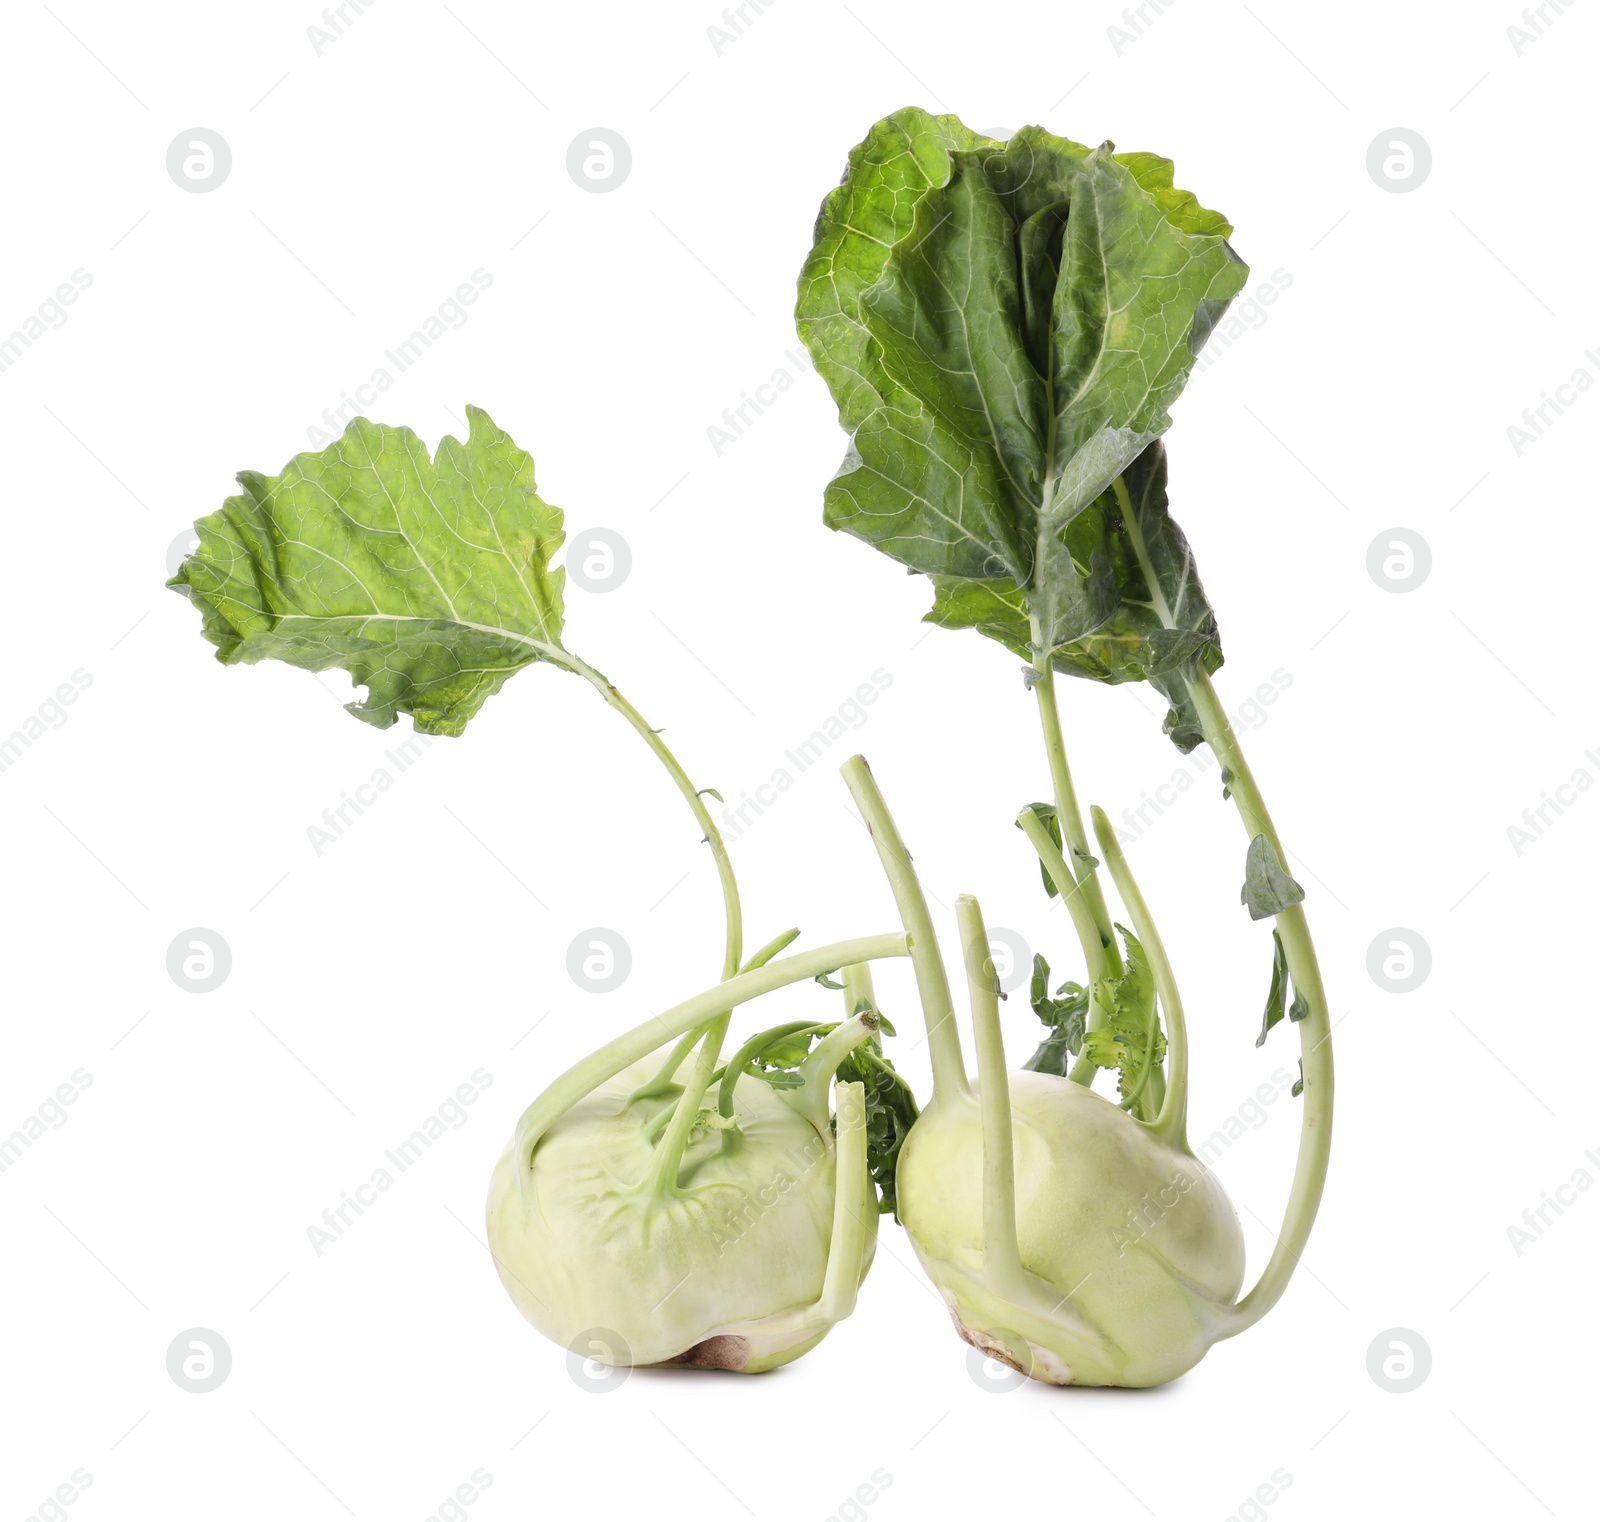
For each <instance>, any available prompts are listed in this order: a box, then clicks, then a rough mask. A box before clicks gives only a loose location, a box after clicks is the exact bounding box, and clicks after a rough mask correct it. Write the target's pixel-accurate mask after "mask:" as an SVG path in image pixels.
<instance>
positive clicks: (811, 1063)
mask: <svg viewBox="0 0 1600 1522" xmlns="http://www.w3.org/2000/svg"><path fill="white" fill-rule="evenodd" d="M873 1029H874V1027H873V1026H872V1025H869V1024H867V1022H866V1021H865V1020H863V1019H862V1018H861V1017H860V1016H859V1015H852V1016H851V1017H850V1019H848V1020H845V1021H842V1022H841V1023H840V1024H838V1025H836V1026H835V1027H834V1028H833V1029H832V1030H831V1031H829V1032H828V1034H827V1035H826V1036H824V1037H823V1038H822V1040H820V1041H819V1042H818V1043H817V1044H816V1047H815V1048H814V1049H813V1051H812V1052H811V1054H810V1055H809V1056H808V1057H807V1058H806V1060H805V1061H804V1062H802V1063H801V1064H800V1078H801V1081H802V1082H803V1083H804V1084H805V1087H804V1088H803V1089H801V1090H800V1091H799V1092H798V1093H796V1092H794V1091H793V1090H790V1091H788V1093H789V1095H790V1100H791V1103H793V1104H794V1105H795V1106H796V1107H797V1108H799V1109H800V1110H801V1111H802V1112H803V1113H804V1114H805V1116H806V1118H807V1119H808V1120H809V1121H810V1122H811V1124H812V1125H814V1126H815V1127H816V1128H817V1131H818V1133H819V1134H823V1133H826V1131H827V1129H828V1085H829V1084H830V1083H832V1082H833V1075H834V1074H835V1073H836V1072H838V1070H839V1064H840V1063H841V1062H843V1061H844V1059H845V1058H846V1057H848V1056H849V1055H850V1053H851V1052H853V1051H854V1050H855V1049H856V1048H857V1047H858V1046H861V1045H864V1044H865V1043H866V1042H868V1041H870V1040H871V1039H872V1032H873ZM844 1087H845V1085H844V1084H840V1085H839V1088H841V1089H843V1088H844Z"/></svg>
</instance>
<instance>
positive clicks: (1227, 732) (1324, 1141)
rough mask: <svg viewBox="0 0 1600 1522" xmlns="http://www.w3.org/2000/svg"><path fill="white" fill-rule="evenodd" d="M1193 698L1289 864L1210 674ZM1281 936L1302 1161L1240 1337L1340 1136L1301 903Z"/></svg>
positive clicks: (1282, 1277)
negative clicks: (1300, 1014) (1300, 1013)
mask: <svg viewBox="0 0 1600 1522" xmlns="http://www.w3.org/2000/svg"><path fill="white" fill-rule="evenodd" d="M1187 686H1188V690H1189V697H1190V700H1191V701H1192V702H1193V703H1194V706H1195V711H1196V713H1197V714H1198V715H1199V718H1200V727H1201V730H1202V732H1203V733H1204V734H1205V737H1206V741H1207V743H1208V744H1209V745H1210V746H1211V749H1212V752H1213V753H1214V754H1215V755H1216V758H1217V760H1218V762H1219V763H1220V764H1221V765H1223V766H1224V767H1226V768H1227V769H1228V771H1229V772H1230V773H1232V778H1233V780H1232V781H1231V782H1229V784H1228V790H1229V792H1230V793H1232V795H1233V801H1234V803H1235V805H1237V807H1238V810H1239V817H1240V819H1241V820H1243V822H1244V828H1245V833H1246V834H1247V835H1248V836H1249V837H1250V838H1251V839H1252V840H1254V839H1255V837H1256V836H1257V835H1265V836H1266V837H1267V839H1268V840H1269V841H1271V842H1272V847H1273V849H1274V850H1275V851H1276V852H1277V853H1278V860H1279V861H1282V862H1287V861H1288V859H1289V858H1288V856H1287V855H1286V854H1285V852H1284V849H1283V843H1282V842H1281V841H1280V840H1279V839H1278V832H1277V830H1276V829H1274V828H1273V824H1272V816H1271V815H1270V814H1268V813H1267V806H1266V803H1265V802H1264V801H1263V800H1262V797H1261V790H1260V789H1259V788H1258V787H1257V786H1256V779H1255V777H1254V775H1253V774H1252V773H1251V771H1250V764H1249V762H1247V761H1246V760H1245V758H1244V752H1243V751H1242V750H1240V748H1239V739H1238V736H1237V735H1235V734H1234V732H1233V726H1232V725H1231V724H1229V722H1228V716H1227V715H1226V714H1225V713H1224V712H1223V709H1222V704H1221V702H1220V700H1219V699H1218V697H1217V693H1216V689H1215V688H1214V687H1213V686H1212V685H1211V679H1210V677H1208V676H1207V675H1206V674H1205V672H1203V671H1201V672H1199V673H1198V674H1197V675H1195V676H1192V677H1190V678H1188V679H1187ZM1277 929H1278V935H1279V937H1280V938H1281V939H1282V941H1283V950H1284V956H1285V958H1286V960H1287V961H1288V964H1289V976H1290V978H1291V980H1292V981H1293V983H1294V989H1295V992H1296V993H1297V994H1298V995H1299V996H1300V997H1301V998H1302V999H1304V1000H1305V1002H1306V1005H1307V1014H1306V1017H1305V1019H1303V1020H1301V1021H1300V1022H1298V1023H1299V1026H1300V1054H1301V1063H1302V1066H1303V1069H1304V1073H1305V1092H1304V1094H1303V1096H1302V1097H1303V1100H1304V1103H1305V1112H1304V1115H1303V1117H1302V1120H1301V1130H1300V1152H1299V1156H1298V1157H1297V1159H1296V1161H1295V1170H1294V1183H1293V1184H1292V1185H1291V1187H1290V1191H1289V1203H1288V1206H1287V1207H1286V1208H1285V1210H1284V1217H1283V1230H1282V1231H1281V1232H1280V1233H1279V1234H1278V1241H1277V1244H1276V1246H1275V1247H1274V1248H1273V1250H1272V1256H1271V1258H1270V1259H1268V1261H1267V1266H1266V1268H1265V1269H1264V1270H1263V1271H1262V1274H1261V1277H1260V1279H1258V1280H1257V1281H1256V1285H1255V1288H1254V1289H1252V1290H1251V1291H1250V1293H1249V1294H1248V1295H1246V1296H1245V1297H1244V1299H1243V1300H1241V1301H1240V1302H1239V1303H1238V1305H1237V1306H1235V1307H1234V1309H1233V1315H1232V1318H1231V1320H1230V1323H1229V1326H1228V1330H1227V1332H1226V1334H1225V1335H1227V1336H1230V1337H1231V1336H1233V1335H1234V1334H1235V1333H1238V1332H1242V1331H1243V1330H1244V1329H1245V1328H1246V1327H1248V1326H1252V1325H1253V1324H1254V1323H1255V1322H1257V1321H1259V1320H1260V1319H1261V1318H1262V1317H1263V1316H1264V1315H1266V1313H1267V1312H1268V1311H1269V1310H1271V1309H1272V1307H1273V1306H1274V1305H1276V1304H1277V1302H1278V1299H1279V1297H1280V1296H1281V1295H1282V1294H1283V1292H1284V1290H1285V1288H1287V1286H1288V1283H1289V1279H1290V1276H1291V1275H1292V1274H1293V1273H1294V1270H1295V1265H1296V1264H1298V1263H1299V1261H1300V1255H1301V1254H1302V1253H1303V1252H1304V1251H1305V1246H1306V1242H1307V1240H1308V1239H1309V1237H1310V1235H1311V1225H1312V1222H1313V1221H1315V1220H1316V1216H1317V1206H1318V1204H1319V1203H1320V1202H1321V1200H1322V1187H1323V1184H1324V1183H1325V1182H1326V1180H1327V1177H1328V1150H1329V1146H1330V1144H1331V1141H1332V1137H1333V1047H1332V1045H1331V1043H1330V1040H1329V1034H1330V1032H1329V1025H1328V998H1327V995H1326V994H1325V993H1324V992H1323V988H1322V973H1321V970H1320V969H1319V968H1318V966H1317V953H1316V948H1315V947H1314V946H1313V945H1312V944H1311V930H1310V927H1309V925H1308V924H1307V923H1306V914H1305V909H1304V907H1303V906H1302V905H1300V904H1294V905H1292V906H1291V907H1289V908H1288V909H1285V910H1284V911H1283V913H1282V914H1280V915H1279V916H1278V918H1277Z"/></svg>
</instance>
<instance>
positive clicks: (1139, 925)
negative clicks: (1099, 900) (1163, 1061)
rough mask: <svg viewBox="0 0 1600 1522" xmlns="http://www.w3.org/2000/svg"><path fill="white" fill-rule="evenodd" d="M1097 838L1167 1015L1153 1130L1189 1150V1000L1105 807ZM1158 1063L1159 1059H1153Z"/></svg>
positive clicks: (1096, 828)
mask: <svg viewBox="0 0 1600 1522" xmlns="http://www.w3.org/2000/svg"><path fill="white" fill-rule="evenodd" d="M1093 816H1094V834H1095V839H1096V840H1097V841H1098V842H1099V845H1100V854H1101V856H1102V857H1104V859H1105V863H1106V866H1107V867H1108V868H1109V869H1110V872H1111V881H1112V882H1113V883H1115V884H1116V887H1117V893H1118V895H1119V897H1120V898H1121V899H1122V902H1123V903H1124V904H1126V905H1127V907H1128V918H1129V919H1131V920H1132V921H1133V930H1134V934H1135V935H1137V936H1138V937H1139V942H1140V944H1141V945H1142V946H1143V947H1144V949H1145V955H1146V956H1148V957H1149V959H1150V973H1151V976H1152V977H1153V978H1154V979H1155V984H1156V993H1157V995H1158V996H1159V997H1160V1000H1161V1007H1162V1009H1164V1010H1165V1011H1166V1015H1167V1068H1168V1077H1167V1085H1166V1092H1165V1094H1164V1095H1163V1096H1162V1100H1161V1106H1160V1109H1159V1111H1158V1112H1157V1114H1156V1117H1155V1119H1154V1120H1153V1121H1150V1122H1149V1123H1148V1124H1149V1127H1150V1130H1151V1131H1152V1132H1153V1133H1154V1134H1155V1135H1157V1136H1159V1137H1161V1138H1162V1139H1163V1140H1164V1141H1165V1142H1167V1143H1168V1145H1170V1146H1173V1147H1177V1148H1180V1149H1182V1150H1184V1151H1187V1150H1188V1146H1189V1144H1188V1141H1187V1140H1186V1134H1185V1131H1184V1122H1185V1120H1186V1119H1187V1116H1188V1108H1189V1027H1188V1026H1187V1024H1186V1023H1185V1022H1184V1018H1183V1000H1182V999H1180V998H1179V997H1178V980H1177V979H1176V978H1175V977H1174V976H1173V974H1172V963H1171V962H1169V961H1168V960H1167V948H1166V947H1165V946H1164V945H1163V944H1162V941H1161V933H1160V932H1159V931H1158V930H1157V929H1156V922H1155V920H1154V919H1153V918H1152V917H1151V914H1150V910H1149V907H1148V906H1147V905H1146V903H1145V900H1144V894H1142V893H1141V892H1140V891H1139V885H1138V883H1137V882H1135V881H1134V877H1133V873H1132V872H1131V871H1130V870H1129V867H1128V861H1127V858H1126V857H1125V856H1124V855H1123V854H1122V842H1121V841H1119V840H1118V839H1117V832H1116V831H1115V830H1114V829H1113V828H1112V827H1111V821H1110V820H1109V819H1107V818H1106V816H1105V813H1104V811H1103V810H1101V809H1098V808H1097V809H1095V810H1093ZM1152 1066H1153V1064H1152Z"/></svg>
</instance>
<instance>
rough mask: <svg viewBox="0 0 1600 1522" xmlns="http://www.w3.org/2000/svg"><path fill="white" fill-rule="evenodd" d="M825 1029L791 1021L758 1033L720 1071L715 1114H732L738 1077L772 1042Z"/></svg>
mask: <svg viewBox="0 0 1600 1522" xmlns="http://www.w3.org/2000/svg"><path fill="white" fill-rule="evenodd" d="M826 1029H827V1027H826V1026H821V1025H817V1024H815V1023H813V1022H812V1021H810V1020H791V1021H790V1022H789V1023H788V1024H787V1025H775V1026H773V1027H772V1029H771V1030H766V1031H758V1032H757V1033H756V1034H755V1035H753V1036H752V1037H751V1038H750V1039H749V1040H748V1041H746V1042H745V1044H744V1045H743V1046H741V1047H740V1048H739V1050H738V1051H736V1052H735V1053H734V1054H733V1056H731V1057H730V1058H729V1059H728V1065H727V1067H725V1068H724V1069H723V1070H722V1084H721V1087H720V1088H719V1089H718V1090H717V1114H719V1115H721V1116H724V1117H726V1116H730V1115H732V1114H733V1093H734V1089H735V1088H736V1087H737V1086H738V1083H739V1079H740V1076H741V1075H742V1074H743V1073H744V1070H745V1069H746V1068H747V1067H749V1066H750V1063H751V1060H752V1059H753V1058H755V1057H758V1056H760V1054H761V1053H762V1052H763V1051H765V1050H766V1048H767V1047H769V1046H771V1045H772V1043H773V1042H775V1041H781V1040H782V1039H783V1038H784V1037H785V1036H794V1035H798V1034H799V1033H800V1032H801V1031H816V1030H826ZM732 1134H733V1133H732V1132H731V1131H729V1132H725V1133H724V1135H727V1136H731V1135H732Z"/></svg>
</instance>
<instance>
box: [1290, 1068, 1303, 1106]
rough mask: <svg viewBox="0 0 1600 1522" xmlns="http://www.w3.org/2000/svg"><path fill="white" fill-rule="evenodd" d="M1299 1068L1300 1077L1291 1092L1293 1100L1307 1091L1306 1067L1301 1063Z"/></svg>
mask: <svg viewBox="0 0 1600 1522" xmlns="http://www.w3.org/2000/svg"><path fill="white" fill-rule="evenodd" d="M1298 1066H1299V1068H1300V1076H1299V1077H1298V1078H1296V1079H1295V1081H1294V1087H1293V1088H1292V1089H1290V1090H1289V1097H1290V1098H1291V1099H1298V1098H1299V1097H1300V1096H1301V1095H1302V1094H1303V1093H1305V1091H1306V1065H1305V1063H1304V1062H1301V1063H1299V1064H1298Z"/></svg>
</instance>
